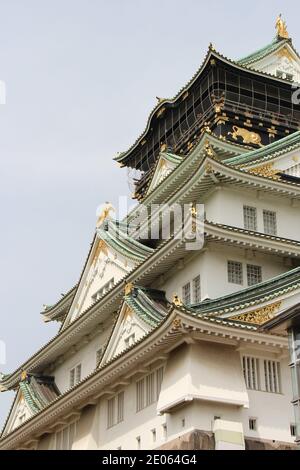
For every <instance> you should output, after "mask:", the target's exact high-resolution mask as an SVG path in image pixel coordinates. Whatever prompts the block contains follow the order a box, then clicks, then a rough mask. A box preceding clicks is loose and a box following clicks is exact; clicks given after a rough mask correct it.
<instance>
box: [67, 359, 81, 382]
mask: <svg viewBox="0 0 300 470" xmlns="http://www.w3.org/2000/svg"><path fill="white" fill-rule="evenodd" d="M69 378H70V380H69V383H70V388H72V387H74V385H76V384H78V383H79V382H80V380H81V364H78V365H77V366H76V367H73V369H71V370H70V375H69Z"/></svg>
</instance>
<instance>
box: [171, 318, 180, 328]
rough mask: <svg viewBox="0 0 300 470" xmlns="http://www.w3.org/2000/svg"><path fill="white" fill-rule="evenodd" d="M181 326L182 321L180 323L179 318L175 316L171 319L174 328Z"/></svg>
mask: <svg viewBox="0 0 300 470" xmlns="http://www.w3.org/2000/svg"><path fill="white" fill-rule="evenodd" d="M181 326H182V323H181V320H180V318H175V320H173V327H174V328H176V330H177V329H178V328H181Z"/></svg>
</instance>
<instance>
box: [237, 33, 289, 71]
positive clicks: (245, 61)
mask: <svg viewBox="0 0 300 470" xmlns="http://www.w3.org/2000/svg"><path fill="white" fill-rule="evenodd" d="M285 43H289V44H291V40H290V39H278V38H277V37H276V38H275V39H274V40H273V41H272V42H271V43H270V44H268V45H267V46H265V47H262V48H261V49H259V50H257V51H255V52H253V53H252V54H249V55H247V56H246V57H243V58H242V59H239V60H238V61H237V63H238V64H240V65H246V66H247V65H250V64H252V63H253V62H257V61H258V60H261V59H263V58H264V57H266V56H267V55H269V54H271V53H272V52H274V51H276V50H277V49H279V48H280V47H282V45H283V44H285Z"/></svg>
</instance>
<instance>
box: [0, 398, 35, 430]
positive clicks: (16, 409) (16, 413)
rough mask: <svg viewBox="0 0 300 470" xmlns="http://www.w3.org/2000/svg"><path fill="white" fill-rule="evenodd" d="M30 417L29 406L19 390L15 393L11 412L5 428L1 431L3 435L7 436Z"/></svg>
mask: <svg viewBox="0 0 300 470" xmlns="http://www.w3.org/2000/svg"><path fill="white" fill-rule="evenodd" d="M31 416H33V412H32V411H31V410H30V408H29V406H28V405H27V403H26V401H25V399H24V396H23V393H22V392H21V390H19V391H18V392H17V396H16V398H15V401H14V404H13V407H12V410H11V412H10V415H9V418H8V421H7V423H6V426H5V428H4V430H3V433H4V434H8V433H10V432H11V431H13V430H14V429H16V428H17V427H18V426H20V425H21V424H22V423H24V422H25V421H27V419H29V418H30V417H31Z"/></svg>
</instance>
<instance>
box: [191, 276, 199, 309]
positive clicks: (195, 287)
mask: <svg viewBox="0 0 300 470" xmlns="http://www.w3.org/2000/svg"><path fill="white" fill-rule="evenodd" d="M199 302H201V286H200V276H196V277H195V278H194V279H193V303H195V304H197V303H199Z"/></svg>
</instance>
